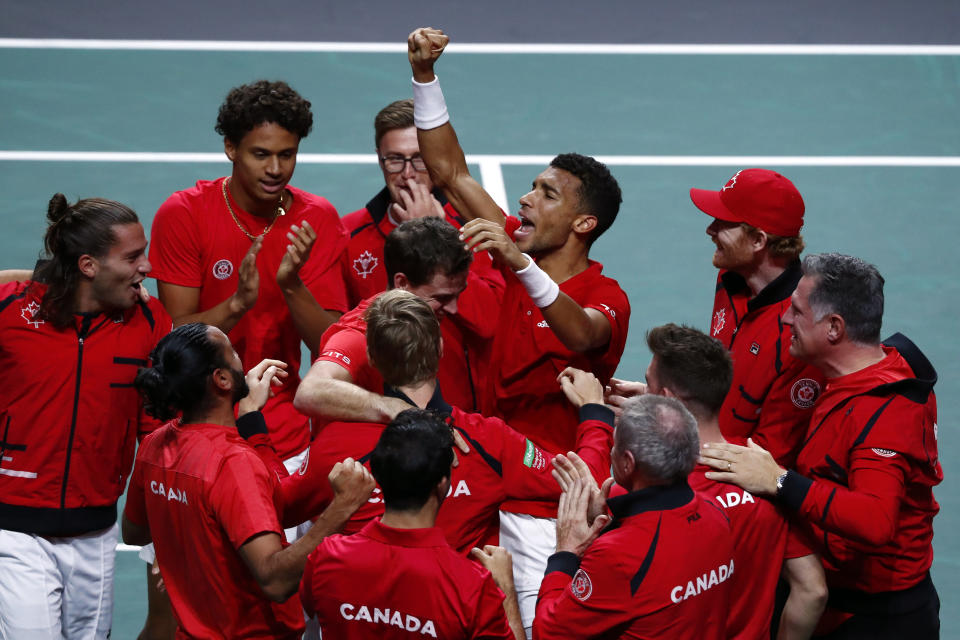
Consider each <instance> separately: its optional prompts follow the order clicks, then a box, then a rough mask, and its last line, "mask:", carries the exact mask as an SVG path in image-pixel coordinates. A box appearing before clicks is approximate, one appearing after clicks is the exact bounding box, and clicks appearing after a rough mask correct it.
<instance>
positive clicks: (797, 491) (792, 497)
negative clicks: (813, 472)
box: [777, 470, 813, 511]
mask: <svg viewBox="0 0 960 640" xmlns="http://www.w3.org/2000/svg"><path fill="white" fill-rule="evenodd" d="M812 484H813V480H811V479H810V478H807V477H806V476H802V475H800V474H799V473H797V472H796V471H792V470H791V471H787V477H786V478H784V479H783V488H782V489H780V493H779V494H777V497H778V498H779V499H780V503H781V504H783V506H785V507H787V508H788V509H791V510H792V511H799V510H800V505H802V504H803V501H804V500H805V499H806V497H807V492H808V491H810V486H811V485H812Z"/></svg>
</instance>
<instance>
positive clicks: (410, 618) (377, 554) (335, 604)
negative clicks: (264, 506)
mask: <svg viewBox="0 0 960 640" xmlns="http://www.w3.org/2000/svg"><path fill="white" fill-rule="evenodd" d="M300 599H301V601H302V602H303V608H304V609H305V610H306V612H307V613H308V614H311V615H316V616H317V618H318V620H319V622H320V629H321V631H322V633H323V635H324V637H329V638H338V639H339V638H343V639H346V640H350V639H353V638H357V639H360V638H381V639H383V640H387V639H393V638H423V637H428V638H445V639H447V640H455V639H457V638H464V639H465V638H491V639H492V638H502V639H503V640H510V639H512V638H513V633H512V632H511V631H510V627H509V625H508V623H507V617H506V613H505V612H504V610H503V593H502V592H501V591H500V589H498V588H497V586H496V585H495V584H494V582H493V578H492V577H491V576H490V572H489V571H487V570H486V569H483V568H482V567H480V566H479V565H477V564H475V563H473V562H470V561H469V560H467V559H466V558H464V557H463V556H461V555H460V554H458V553H457V552H456V551H454V550H453V549H451V548H450V546H449V545H448V544H447V542H446V540H445V539H444V537H443V533H442V532H441V531H440V530H439V529H437V528H431V529H394V528H392V527H388V526H385V525H384V524H383V523H381V522H380V520H379V519H377V520H373V521H371V522H369V523H367V525H366V526H365V527H364V528H363V529H361V530H360V531H359V532H358V533H355V534H354V535H352V536H341V535H334V536H329V537H327V538H326V539H325V540H324V541H323V542H322V543H320V546H318V547H317V549H316V550H315V551H314V552H313V553H311V554H310V557H309V558H308V559H307V567H306V569H305V570H304V573H303V581H302V582H301V584H300Z"/></svg>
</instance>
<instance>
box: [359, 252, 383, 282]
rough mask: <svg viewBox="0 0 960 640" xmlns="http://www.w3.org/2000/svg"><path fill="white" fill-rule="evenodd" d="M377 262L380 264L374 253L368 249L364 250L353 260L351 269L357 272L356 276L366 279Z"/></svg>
mask: <svg viewBox="0 0 960 640" xmlns="http://www.w3.org/2000/svg"><path fill="white" fill-rule="evenodd" d="M378 264H380V260H379V259H378V258H377V257H376V256H375V255H373V254H372V253H370V252H369V251H364V252H363V253H361V254H360V257H359V258H357V259H356V260H354V261H353V270H354V271H356V272H357V275H358V276H360V277H361V278H363V279H364V280H366V279H367V276H368V275H370V274H371V273H373V270H374V269H376V268H377V265H378Z"/></svg>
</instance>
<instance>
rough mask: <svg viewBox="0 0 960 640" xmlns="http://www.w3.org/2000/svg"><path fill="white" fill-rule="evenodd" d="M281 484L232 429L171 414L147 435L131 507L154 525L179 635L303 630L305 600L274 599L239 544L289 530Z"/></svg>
mask: <svg viewBox="0 0 960 640" xmlns="http://www.w3.org/2000/svg"><path fill="white" fill-rule="evenodd" d="M279 489H280V485H279V482H278V481H277V478H276V475H275V474H274V473H272V472H270V471H268V470H267V468H266V466H265V465H264V464H263V462H262V461H261V460H260V458H259V457H258V456H257V454H256V453H255V452H254V450H253V448H252V447H250V446H249V445H248V444H247V443H246V442H244V440H243V439H242V438H241V437H240V436H239V434H238V433H237V431H236V429H234V428H231V427H225V426H222V425H213V424H190V425H179V424H178V423H177V422H171V423H168V424H167V425H166V426H164V427H162V428H160V429H158V430H157V431H155V432H154V433H152V434H150V435H149V436H147V437H146V438H144V440H143V443H142V444H141V445H140V450H139V451H138V452H137V462H136V465H135V467H134V471H133V477H132V479H131V481H130V489H129V491H128V492H127V503H126V510H125V515H126V517H127V518H128V519H129V520H130V521H131V522H133V523H135V524H137V525H140V526H148V527H149V528H150V533H151V535H152V537H153V542H154V545H155V547H156V551H157V561H158V563H159V565H160V572H161V575H162V576H163V580H164V583H165V584H166V587H167V593H168V594H169V595H170V603H171V604H172V605H173V612H174V615H175V616H176V618H177V624H178V625H179V629H178V631H177V636H178V637H184V638H186V637H203V638H222V637H226V638H240V637H271V638H291V639H292V638H299V637H300V634H301V633H302V632H303V628H304V624H303V615H302V613H301V611H300V604H299V603H298V602H297V601H296V599H295V598H291V599H290V600H287V601H286V602H285V603H282V604H279V603H274V602H271V601H270V600H268V599H267V597H266V596H265V595H264V593H263V591H262V590H261V588H260V585H259V584H257V581H256V579H254V577H253V575H252V574H251V573H250V570H249V569H248V568H247V565H246V564H245V563H244V562H243V560H242V559H241V557H240V554H239V553H238V550H239V548H240V547H241V546H243V545H244V544H245V543H246V542H248V541H249V540H250V539H251V538H253V537H254V536H256V535H257V534H260V533H264V532H271V533H276V534H278V535H280V536H282V535H283V530H282V529H281V528H280V523H279V521H278V518H277V513H278V510H279V509H280V507H281V503H280V492H279Z"/></svg>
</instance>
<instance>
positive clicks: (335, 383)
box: [293, 378, 410, 423]
mask: <svg viewBox="0 0 960 640" xmlns="http://www.w3.org/2000/svg"><path fill="white" fill-rule="evenodd" d="M293 404H294V407H296V409H297V410H298V411H300V412H301V413H305V414H306V415H309V416H316V417H321V418H324V419H326V420H348V421H352V422H382V423H387V422H390V421H391V420H393V418H394V417H396V415H397V414H398V413H400V412H401V411H403V410H404V409H409V408H410V405H408V404H407V403H405V402H404V401H403V400H400V399H398V398H387V397H385V396H381V395H378V394H376V393H372V392H370V391H367V390H366V389H364V388H362V387H358V386H357V385H355V384H353V383H350V382H344V381H343V380H334V379H331V378H321V379H316V380H309V379H308V380H304V381H303V382H301V383H300V387H299V388H298V389H297V395H296V397H295V398H294V402H293Z"/></svg>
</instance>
